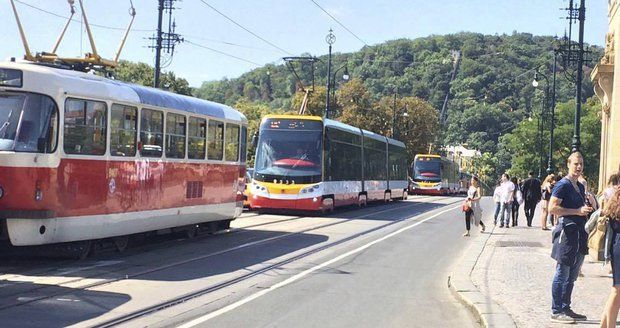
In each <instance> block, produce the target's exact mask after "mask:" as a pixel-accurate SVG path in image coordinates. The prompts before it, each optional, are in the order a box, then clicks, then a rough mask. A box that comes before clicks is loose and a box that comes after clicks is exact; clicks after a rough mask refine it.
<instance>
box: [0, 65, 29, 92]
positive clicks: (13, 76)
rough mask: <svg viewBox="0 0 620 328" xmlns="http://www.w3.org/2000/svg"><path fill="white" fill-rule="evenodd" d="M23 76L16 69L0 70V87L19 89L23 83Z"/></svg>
mask: <svg viewBox="0 0 620 328" xmlns="http://www.w3.org/2000/svg"><path fill="white" fill-rule="evenodd" d="M23 75H24V73H22V71H20V70H17V69H10V68H0V86H2V87H16V88H21V87H22V86H23V82H24V78H23Z"/></svg>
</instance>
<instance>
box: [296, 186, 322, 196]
mask: <svg viewBox="0 0 620 328" xmlns="http://www.w3.org/2000/svg"><path fill="white" fill-rule="evenodd" d="M320 187H321V185H318V184H317V185H314V186H310V187H306V188H303V189H301V190H300V191H299V192H300V193H302V194H305V193H312V192H315V191H319V188H320Z"/></svg>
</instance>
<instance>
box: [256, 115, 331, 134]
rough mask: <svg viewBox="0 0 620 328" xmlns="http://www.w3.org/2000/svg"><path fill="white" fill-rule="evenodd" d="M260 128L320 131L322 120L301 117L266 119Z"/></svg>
mask: <svg viewBox="0 0 620 328" xmlns="http://www.w3.org/2000/svg"><path fill="white" fill-rule="evenodd" d="M261 129H268V130H314V131H317V130H318V131H322V130H323V122H322V121H316V120H303V119H280V118H277V119H268V120H267V121H265V122H263V124H262V126H261Z"/></svg>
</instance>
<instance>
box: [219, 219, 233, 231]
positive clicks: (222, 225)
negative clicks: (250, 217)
mask: <svg viewBox="0 0 620 328" xmlns="http://www.w3.org/2000/svg"><path fill="white" fill-rule="evenodd" d="M231 221H232V220H222V221H220V222H218V229H219V230H228V229H230V222H231Z"/></svg>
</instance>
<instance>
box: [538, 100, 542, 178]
mask: <svg viewBox="0 0 620 328" xmlns="http://www.w3.org/2000/svg"><path fill="white" fill-rule="evenodd" d="M540 114H541V115H542V112H541V113H540ZM541 115H538V124H537V127H538V132H537V134H538V155H540V150H541V149H542V133H541V129H540V127H541V124H540V116H541ZM541 159H542V158H541V157H540V156H539V157H538V178H539V179H540V178H541V177H542V162H541Z"/></svg>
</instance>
